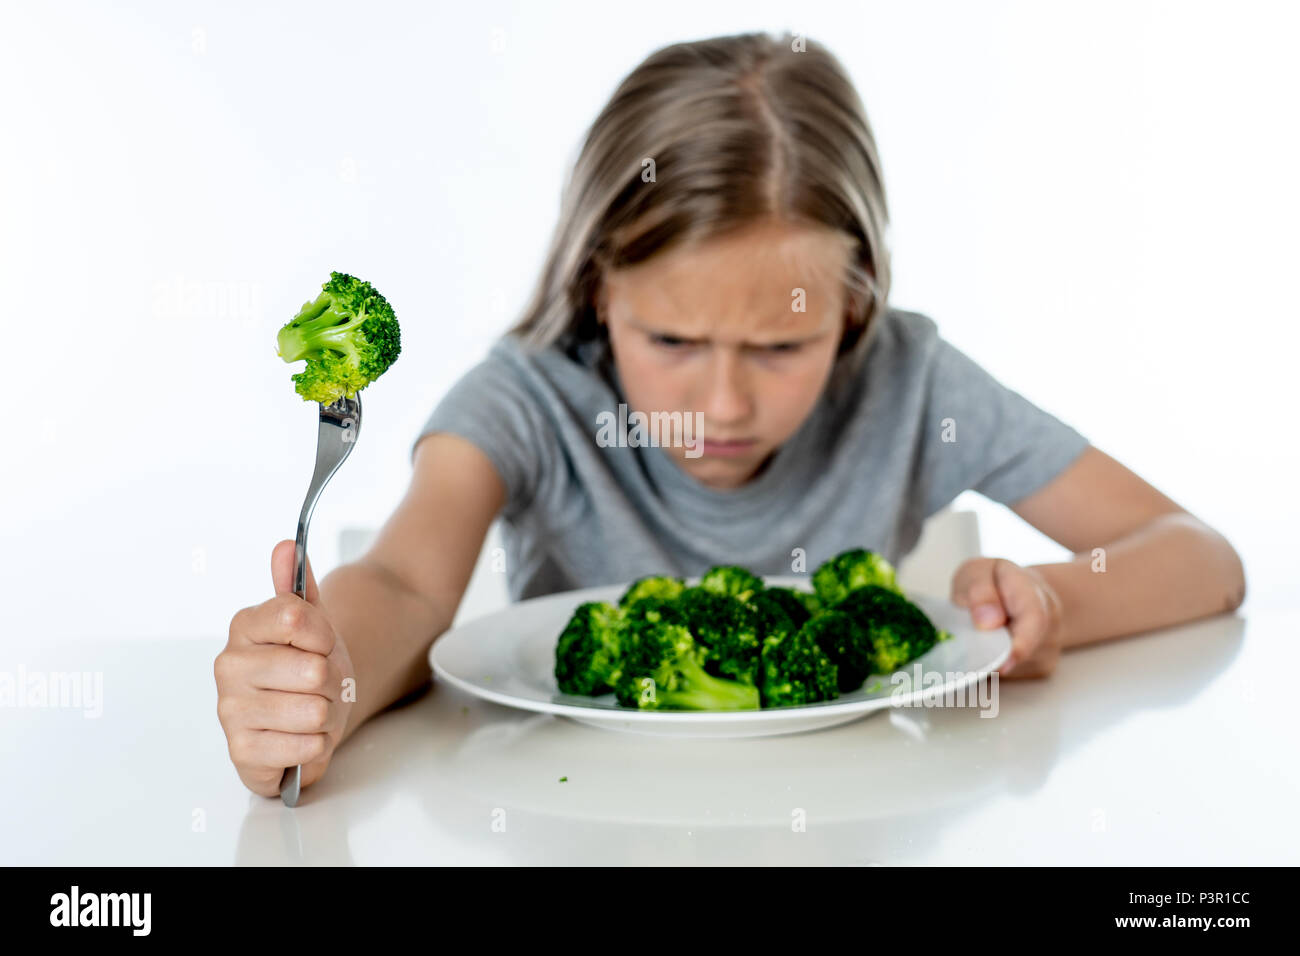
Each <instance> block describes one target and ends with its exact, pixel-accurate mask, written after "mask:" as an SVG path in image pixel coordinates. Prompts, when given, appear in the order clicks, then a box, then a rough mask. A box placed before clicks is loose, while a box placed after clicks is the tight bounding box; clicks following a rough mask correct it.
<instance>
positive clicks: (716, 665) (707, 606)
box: [675, 587, 761, 686]
mask: <svg viewBox="0 0 1300 956" xmlns="http://www.w3.org/2000/svg"><path fill="white" fill-rule="evenodd" d="M675 607H676V609H677V611H678V612H679V613H680V619H679V620H680V623H681V624H683V625H685V627H686V628H687V630H689V631H690V632H691V636H692V637H693V638H695V641H696V643H698V644H699V645H700V646H701V647H703V648H704V650H705V653H706V656H705V659H704V662H703V663H704V667H705V670H707V671H708V672H709V673H710V674H713V675H714V676H716V677H730V678H733V679H735V680H738V681H741V682H742V683H745V684H749V685H750V686H754V684H755V682H756V680H757V678H758V665H759V659H758V655H759V649H760V646H761V639H760V635H759V620H758V614H757V612H756V611H755V609H754V608H753V607H751V606H750V605H749V604H746V603H745V602H743V601H738V600H736V599H735V598H730V597H724V596H722V595H720V594H716V593H714V592H712V591H706V590H704V588H702V587H691V588H686V589H685V590H684V591H682V593H681V596H680V597H679V598H678V599H677V601H676V604H675Z"/></svg>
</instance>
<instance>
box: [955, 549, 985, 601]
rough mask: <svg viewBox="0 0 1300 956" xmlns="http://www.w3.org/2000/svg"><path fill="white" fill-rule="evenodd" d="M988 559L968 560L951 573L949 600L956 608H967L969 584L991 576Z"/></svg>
mask: <svg viewBox="0 0 1300 956" xmlns="http://www.w3.org/2000/svg"><path fill="white" fill-rule="evenodd" d="M990 563H991V561H990V559H989V558H970V559H969V560H966V561H963V562H962V563H961V564H960V565H959V566H958V568H957V570H956V571H954V572H953V575H952V586H951V588H950V594H949V600H950V601H952V603H953V604H956V605H957V606H958V607H967V606H969V603H970V602H969V592H970V586H971V584H972V583H973V582H974V581H975V580H976V579H978V578H980V577H984V576H987V575H988V574H991V573H992V572H991V570H990V569H989V568H988V565H989V564H990Z"/></svg>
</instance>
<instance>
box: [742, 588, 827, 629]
mask: <svg viewBox="0 0 1300 956" xmlns="http://www.w3.org/2000/svg"><path fill="white" fill-rule="evenodd" d="M805 594H807V596H808V597H810V598H813V600H816V598H815V597H814V596H813V595H812V594H808V592H806V591H796V590H795V589H794V588H764V589H763V590H761V591H759V592H758V593H757V594H755V595H754V596H753V597H751V598H750V599H749V601H748V602H747V603H749V604H750V605H751V606H752V607H754V608H755V609H756V610H757V611H758V613H759V621H760V624H761V627H760V631H762V634H761V636H762V637H767V636H768V635H770V634H773V633H776V632H777V631H781V630H792V631H797V630H799V628H801V627H803V625H804V622H805V621H807V620H808V618H809V617H811V616H812V613H813V612H812V611H810V610H809V609H808V605H807V604H806V603H805V602H804V600H803V597H802V596H803V595H805Z"/></svg>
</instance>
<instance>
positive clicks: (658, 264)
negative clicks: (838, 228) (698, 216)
mask: <svg viewBox="0 0 1300 956" xmlns="http://www.w3.org/2000/svg"><path fill="white" fill-rule="evenodd" d="M848 255H849V246H848V244H847V237H845V236H843V235H841V234H838V233H835V232H833V231H830V230H812V229H805V228H799V227H793V226H790V225H787V224H778V223H771V224H768V223H764V224H763V225H761V226H754V227H750V228H747V229H746V230H744V231H743V232H740V233H737V234H735V235H734V236H728V237H725V238H723V239H717V240H712V241H710V242H708V243H704V244H701V245H698V246H696V247H695V248H688V249H679V250H673V251H671V252H669V253H665V254H663V255H661V256H656V257H655V258H653V259H651V260H649V261H647V262H644V263H641V264H639V265H637V266H634V267H632V268H630V269H621V270H618V271H616V272H613V273H610V274H607V275H606V276H605V282H604V287H603V288H602V290H601V295H602V298H603V300H604V301H603V303H602V308H601V310H600V311H601V314H602V317H603V319H604V320H605V321H606V322H607V324H608V327H609V341H610V348H611V351H612V352H613V355H614V361H615V364H616V365H617V368H618V373H619V378H620V379H621V380H622V382H623V387H624V390H625V392H626V395H627V402H628V406H629V410H631V411H641V412H645V413H647V414H648V413H650V412H655V411H660V412H681V413H682V414H683V416H685V415H688V414H689V415H691V421H692V422H697V421H698V422H700V424H701V426H702V430H701V432H700V434H696V435H693V436H692V435H691V434H689V433H688V434H687V435H685V436H682V435H677V436H674V440H673V441H672V443H671V444H669V445H668V446H667V447H665V448H664V451H665V452H667V453H668V454H669V455H671V457H672V458H673V459H674V460H675V461H676V462H677V464H678V466H679V467H681V468H682V469H683V470H684V471H686V472H687V473H688V474H689V475H691V476H692V477H694V478H696V479H697V480H698V481H700V482H701V483H703V484H705V485H709V486H712V487H716V488H735V487H738V486H740V485H743V484H745V482H747V481H748V480H749V479H750V478H752V477H754V476H755V474H756V473H757V472H758V470H759V468H760V466H762V465H763V464H764V463H765V462H766V460H767V458H768V456H769V455H770V454H771V453H772V452H773V451H775V450H776V448H777V447H779V446H780V445H781V444H782V443H783V442H785V440H786V439H788V438H789V437H790V436H791V435H793V434H794V433H795V432H796V431H797V430H798V428H799V426H800V425H801V424H803V421H804V419H805V418H806V417H807V416H808V414H809V412H810V411H811V410H812V408H813V406H814V405H815V404H816V402H817V399H818V396H820V395H821V392H822V389H823V388H824V387H825V385H826V382H827V379H828V377H829V375H830V372H831V369H832V366H833V364H834V360H835V353H836V350H837V348H838V346H839V342H840V338H841V335H842V334H843V330H844V319H845V308H846V303H845V288H844V284H843V276H844V269H845V267H846V265H847V263H848ZM798 290H803V295H802V297H800V296H799V295H798ZM801 303H802V307H803V309H804V311H796V310H797V309H798V308H799V307H800V305H801ZM696 412H699V413H701V415H700V416H699V417H696V416H695V415H694V413H696ZM701 437H702V438H703V442H702V445H695V448H696V449H697V450H699V451H700V452H701V453H698V454H697V452H696V451H692V450H691V449H689V448H687V447H685V446H684V444H683V438H687V439H693V440H694V441H699V439H700V438H701ZM665 440H666V439H661V441H665ZM731 442H739V444H729V443H731ZM688 452H689V453H688Z"/></svg>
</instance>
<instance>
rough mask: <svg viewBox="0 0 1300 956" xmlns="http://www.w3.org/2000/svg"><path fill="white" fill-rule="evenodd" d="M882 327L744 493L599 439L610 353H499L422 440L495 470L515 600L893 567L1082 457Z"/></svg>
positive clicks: (913, 320) (595, 346) (967, 374)
mask: <svg viewBox="0 0 1300 956" xmlns="http://www.w3.org/2000/svg"><path fill="white" fill-rule="evenodd" d="M879 321H880V322H881V326H880V328H879V329H877V330H876V332H875V338H874V339H873V340H872V342H871V343H870V349H869V351H868V353H867V355H866V358H865V360H864V362H863V363H862V366H861V367H860V370H859V372H858V373H857V374H856V375H855V376H854V377H853V378H852V379H850V380H849V381H848V382H847V384H846V385H845V387H843V388H841V389H839V390H837V391H835V392H833V393H832V390H830V389H828V390H826V391H825V392H824V393H823V395H822V397H821V399H820V400H819V401H818V403H817V405H816V406H815V407H814V409H813V411H812V412H811V413H810V414H809V416H808V418H807V420H806V421H805V422H804V424H803V425H802V426H801V427H800V429H799V430H798V431H797V432H796V433H795V434H794V435H793V436H791V437H790V439H789V440H787V441H786V443H785V444H784V445H782V446H781V447H780V448H778V449H777V451H776V452H775V454H774V455H773V456H772V458H771V459H770V460H769V462H768V463H767V465H766V467H765V468H764V469H762V470H761V471H760V472H759V474H758V476H757V477H756V478H753V479H751V480H750V482H749V483H748V484H746V485H744V486H742V487H740V488H737V489H731V490H726V489H716V488H710V487H708V486H706V485H703V484H700V483H699V482H698V481H696V480H695V479H694V478H692V477H691V476H690V475H688V474H687V473H686V472H684V471H683V470H682V469H681V468H680V467H679V466H678V465H677V464H676V463H675V462H674V461H673V459H672V458H671V457H670V456H669V454H670V453H669V451H668V450H667V449H664V448H660V447H658V446H655V445H646V446H637V445H635V444H632V445H631V446H627V445H622V443H620V445H621V447H620V446H619V445H611V444H609V443H608V441H605V442H599V441H598V439H597V434H598V423H599V421H600V419H599V418H598V416H599V415H600V414H601V413H602V412H604V413H606V415H609V414H616V413H617V408H618V404H619V403H620V402H624V401H626V399H625V398H624V393H623V391H622V387H621V384H620V382H619V380H618V374H617V370H616V369H615V368H614V366H613V363H612V360H611V359H610V355H609V350H608V348H607V347H605V346H604V344H603V343H599V342H590V341H588V342H582V343H577V344H568V345H565V344H556V345H552V346H550V347H548V348H545V349H529V348H528V347H526V346H525V345H524V344H523V343H522V342H520V341H519V340H517V339H515V338H512V337H510V336H505V337H503V338H501V339H499V340H498V341H497V342H495V343H494V344H493V346H492V348H491V349H490V350H489V352H488V354H487V356H486V358H484V359H483V360H482V361H481V362H479V363H478V364H477V365H476V366H474V367H473V368H471V369H470V370H469V371H468V372H466V373H465V375H464V376H463V377H462V378H461V379H460V380H459V381H458V382H456V384H455V385H454V386H453V387H452V388H451V390H450V391H448V392H447V394H446V395H445V396H444V397H443V398H442V400H441V401H440V402H439V403H438V404H437V406H436V407H435V408H434V410H433V413H432V414H431V415H430V416H429V418H428V420H427V421H426V423H425V425H424V427H423V428H422V429H421V431H420V435H419V436H418V437H417V438H416V443H418V442H419V439H420V438H422V437H424V436H425V435H427V434H429V433H431V432H438V431H441V432H450V433H453V434H456V435H460V436H462V437H463V438H466V439H468V440H469V441H471V442H473V443H474V444H475V445H476V446H478V447H479V448H481V449H482V450H483V452H484V453H485V454H486V455H487V457H488V458H489V459H490V460H491V461H492V463H493V464H494V465H495V467H496V469H497V472H498V473H499V474H500V475H501V479H502V481H503V482H504V484H505V487H506V503H505V505H504V508H503V510H502V513H501V516H500V517H501V521H502V528H501V530H502V540H503V543H504V544H505V549H506V577H507V582H508V587H509V591H510V595H511V598H512V599H513V600H516V601H518V600H522V599H524V598H529V597H535V596H537V595H540V594H549V593H551V592H554V591H563V590H569V589H572V588H581V587H591V586H594V585H603V584H616V583H621V582H625V581H630V580H632V579H634V578H637V577H640V576H642V575H646V574H672V575H676V576H681V577H690V576H694V575H698V574H700V573H702V572H703V571H704V570H706V569H707V568H709V567H711V566H712V565H715V564H741V565H743V566H745V567H748V568H750V569H752V570H753V571H755V572H756V573H759V574H763V575H775V574H786V575H788V574H797V573H800V572H807V573H811V571H812V570H814V569H815V568H816V566H817V564H819V563H820V562H821V561H823V560H825V559H826V558H829V557H832V556H834V555H835V554H838V553H839V552H841V551H844V550H846V549H848V548H857V547H862V548H869V549H871V550H873V551H876V552H878V553H879V554H882V555H884V556H885V557H886V558H888V559H889V560H890V561H892V562H894V563H895V564H897V563H898V562H899V560H900V559H901V558H902V557H903V556H904V555H905V554H907V552H909V551H910V550H911V549H912V548H913V547H914V546H915V545H916V542H917V539H918V538H919V536H920V532H921V524H922V522H923V521H924V520H925V519H926V518H928V517H929V516H930V515H932V514H934V513H935V512H936V511H939V510H940V509H942V508H943V507H944V506H945V505H946V504H948V503H949V502H951V501H952V500H953V499H954V498H955V497H957V495H959V494H960V493H961V492H963V491H965V490H967V489H973V490H975V491H978V492H980V493H981V494H983V495H984V496H986V497H988V498H990V499H992V500H994V501H997V502H1000V503H1002V504H1005V505H1011V504H1014V503H1015V502H1017V501H1019V500H1020V499H1022V498H1024V497H1026V496H1028V495H1029V494H1031V493H1032V492H1034V491H1036V490H1038V489H1039V488H1041V487H1042V486H1043V485H1045V484H1047V482H1049V481H1050V480H1051V479H1052V478H1053V477H1055V476H1056V475H1057V474H1058V473H1060V472H1061V471H1062V470H1063V469H1064V468H1065V467H1066V466H1067V465H1069V464H1070V463H1071V462H1072V461H1074V459H1075V458H1076V457H1078V455H1079V454H1080V453H1081V452H1083V450H1084V449H1085V448H1086V447H1087V445H1088V440H1087V439H1086V438H1084V436H1083V435H1082V434H1080V433H1079V432H1078V431H1076V430H1075V429H1074V428H1072V427H1071V426H1069V425H1067V424H1065V423H1064V422H1062V421H1061V420H1059V419H1058V418H1056V417H1054V416H1053V415H1051V414H1049V413H1048V412H1046V411H1044V410H1043V409H1041V408H1039V407H1037V406H1036V405H1034V404H1032V403H1031V402H1029V401H1028V400H1027V399H1026V398H1024V397H1023V396H1022V395H1020V394H1019V393H1018V392H1015V391H1012V390H1011V389H1009V388H1007V387H1005V386H1003V385H1002V384H1000V383H999V382H998V381H997V380H996V379H994V378H993V377H992V376H991V375H990V374H989V373H988V372H986V371H984V369H982V368H981V367H980V366H979V365H977V364H976V363H975V362H974V361H972V360H971V359H970V358H968V357H967V356H966V355H965V354H963V353H962V352H960V351H959V350H958V349H957V348H955V347H954V346H953V345H951V344H950V343H948V342H947V341H945V340H944V339H943V338H941V337H940V336H939V333H938V327H937V326H936V324H935V323H934V321H933V320H932V319H930V318H928V317H927V316H924V315H922V314H919V313H915V312H903V311H899V310H889V311H887V312H886V313H884V315H882V316H881V317H880V319H879ZM948 420H951V421H948ZM954 438H955V439H956V440H955V441H954V440H953V439H954ZM414 449H415V443H413V444H412V446H411V450H412V453H414ZM801 556H802V566H800V565H799V564H797V563H796V562H797V561H799V560H800V558H801Z"/></svg>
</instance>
